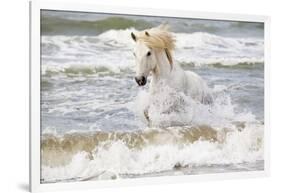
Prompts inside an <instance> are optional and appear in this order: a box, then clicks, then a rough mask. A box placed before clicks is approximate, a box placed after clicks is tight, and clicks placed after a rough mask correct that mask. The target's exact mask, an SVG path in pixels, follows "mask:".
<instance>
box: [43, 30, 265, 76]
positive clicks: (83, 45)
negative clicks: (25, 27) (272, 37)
mask: <svg viewBox="0 0 281 193" xmlns="http://www.w3.org/2000/svg"><path fill="white" fill-rule="evenodd" d="M131 31H135V29H133V28H131V29H125V30H109V31H106V32H104V33H102V34H100V35H97V36H42V44H41V46H42V74H43V75H44V74H46V73H49V74H56V73H65V74H70V75H92V74H96V73H122V72H124V71H125V72H128V71H134V58H133V55H132V50H133V46H134V42H133V41H132V40H131V39H130V32H131ZM174 36H175V37H176V39H177V49H176V50H175V60H176V61H177V62H179V63H181V64H183V65H193V66H212V67H230V66H231V67H237V68H240V67H245V66H246V65H247V66H248V67H251V66H253V65H263V62H264V56H263V53H264V42H263V40H262V39H258V38H227V37H221V36H217V35H213V34H208V33H203V32H196V33H192V34H186V33H174ZM120 56H122V57H120Z"/></svg>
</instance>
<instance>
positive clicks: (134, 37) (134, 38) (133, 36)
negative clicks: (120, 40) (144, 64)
mask: <svg viewBox="0 0 281 193" xmlns="http://www.w3.org/2000/svg"><path fill="white" fill-rule="evenodd" d="M131 37H132V39H133V40H134V41H135V42H136V41H137V37H136V35H135V34H134V33H133V32H132V33H131Z"/></svg>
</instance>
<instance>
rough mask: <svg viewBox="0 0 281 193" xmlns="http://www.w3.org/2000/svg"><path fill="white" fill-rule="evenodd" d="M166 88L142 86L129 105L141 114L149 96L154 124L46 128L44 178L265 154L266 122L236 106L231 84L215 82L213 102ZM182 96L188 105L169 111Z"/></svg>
mask: <svg viewBox="0 0 281 193" xmlns="http://www.w3.org/2000/svg"><path fill="white" fill-rule="evenodd" d="M167 89H168V90H167ZM167 89H160V90H159V93H156V94H153V96H149V95H148V93H147V92H146V91H141V92H140V93H139V95H138V96H137V97H136V101H134V102H131V103H129V104H127V105H125V106H127V108H128V109H130V110H131V111H133V112H135V114H137V115H138V116H139V118H140V119H141V116H143V111H144V109H145V108H147V103H148V101H150V107H149V109H148V112H149V118H150V121H151V123H152V125H153V126H152V127H143V128H139V129H137V130H126V128H124V129H121V130H118V131H115V130H110V131H105V130H103V126H100V127H99V128H100V129H99V130H92V131H90V130H85V131H83V132H82V131H81V130H73V131H69V132H64V133H57V132H56V130H54V129H52V128H48V129H47V130H44V131H43V133H42V138H41V161H42V179H41V180H42V182H44V183H48V182H56V181H65V180H66V181H67V180H69V179H73V178H74V179H81V180H86V179H112V178H118V177H122V176H123V175H142V174H149V173H157V172H163V171H171V170H174V169H177V168H184V167H193V166H206V165H207V166H208V165H217V164H239V163H244V162H247V163H255V162H257V161H260V160H263V128H264V124H263V122H261V121H257V120H256V118H255V116H254V115H253V114H251V113H250V112H247V111H242V112H238V111H236V109H235V105H233V104H232V103H231V99H230V98H229V97H228V96H227V95H224V94H223V93H224V91H225V90H226V89H229V88H226V87H222V86H221V87H219V86H217V87H215V88H214V89H213V94H214V102H213V104H212V105H207V104H206V105H204V104H201V103H198V102H196V101H195V100H193V99H192V98H190V97H188V96H183V95H181V93H179V92H177V95H176V96H175V95H173V93H175V92H174V90H173V89H171V88H167ZM171 95H172V96H171ZM151 97H154V100H153V99H152V98H151ZM155 100H156V101H155ZM178 101H180V102H181V106H182V107H183V108H181V109H177V111H176V112H169V113H167V112H166V111H167V109H169V108H170V106H171V105H174V104H175V103H177V102H178ZM182 102H184V104H182ZM154 103H156V104H154ZM155 105H156V107H154V106H155ZM167 121H169V123H172V125H173V126H171V125H170V124H169V123H167ZM174 123H177V124H174ZM175 125H177V126H175ZM198 152H200V153H198Z"/></svg>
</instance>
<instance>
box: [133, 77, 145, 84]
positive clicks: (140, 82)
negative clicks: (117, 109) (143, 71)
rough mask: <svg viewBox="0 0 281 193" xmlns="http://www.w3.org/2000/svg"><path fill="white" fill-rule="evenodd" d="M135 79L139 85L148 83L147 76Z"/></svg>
mask: <svg viewBox="0 0 281 193" xmlns="http://www.w3.org/2000/svg"><path fill="white" fill-rule="evenodd" d="M135 80H136V82H137V83H138V85H139V86H144V85H145V84H146V77H144V76H137V77H135Z"/></svg>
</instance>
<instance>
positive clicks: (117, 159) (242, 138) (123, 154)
mask: <svg viewBox="0 0 281 193" xmlns="http://www.w3.org/2000/svg"><path fill="white" fill-rule="evenodd" d="M262 141H263V127H262V126H261V125H247V127H246V128H245V129H244V130H243V131H233V132H231V133H229V134H228V135H227V136H226V139H225V142H224V143H219V142H211V141H201V140H199V141H196V142H194V143H192V144H187V145H182V144H181V145H179V144H173V143H171V142H169V140H168V141H167V140H166V141H165V142H164V143H163V144H161V145H148V146H146V147H144V148H142V149H137V148H136V149H131V148H129V147H128V146H127V145H126V144H125V143H124V142H122V141H115V142H111V143H108V144H105V145H101V146H99V147H98V148H97V149H95V150H93V152H94V158H93V159H91V158H89V156H88V153H86V152H79V153H77V154H76V155H75V156H73V158H72V161H71V162H70V163H69V164H67V165H65V166H61V167H49V166H44V165H43V166H42V177H43V179H44V181H57V180H68V179H71V178H75V179H79V178H81V179H86V178H91V177H92V178H97V177H99V176H100V175H101V174H104V173H110V174H111V175H105V176H103V178H104V177H106V176H107V177H108V178H109V179H112V178H115V177H118V176H119V175H122V174H123V175H124V174H146V173H155V172H161V171H167V170H173V169H174V167H175V166H181V167H186V166H189V167H192V166H200V165H211V164H237V163H243V162H255V161H257V160H263V142H262ZM238 142H239V143H238ZM199 152H200V153H199Z"/></svg>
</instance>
